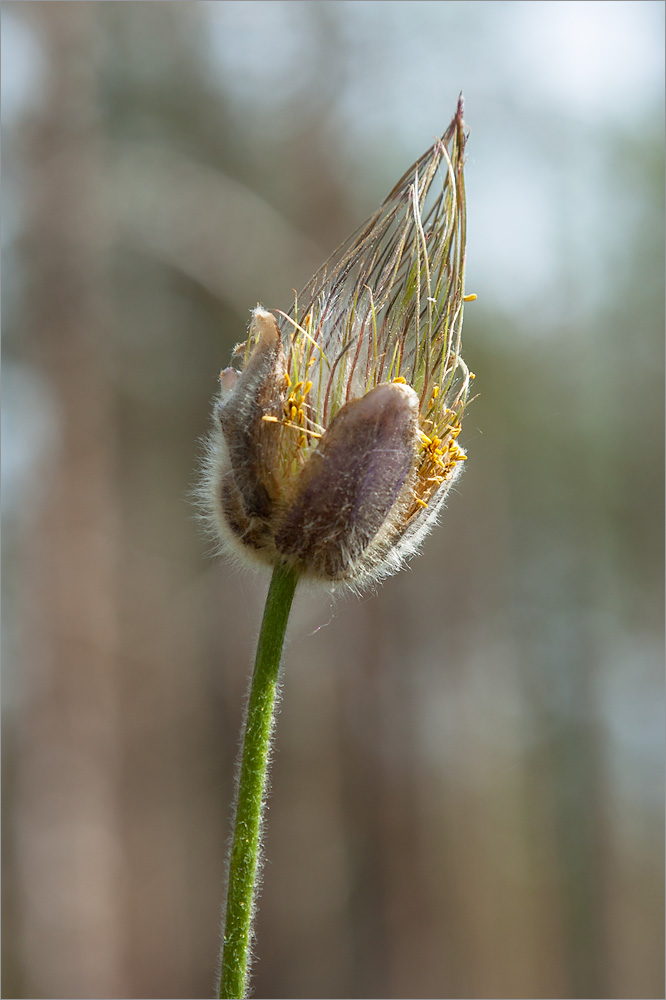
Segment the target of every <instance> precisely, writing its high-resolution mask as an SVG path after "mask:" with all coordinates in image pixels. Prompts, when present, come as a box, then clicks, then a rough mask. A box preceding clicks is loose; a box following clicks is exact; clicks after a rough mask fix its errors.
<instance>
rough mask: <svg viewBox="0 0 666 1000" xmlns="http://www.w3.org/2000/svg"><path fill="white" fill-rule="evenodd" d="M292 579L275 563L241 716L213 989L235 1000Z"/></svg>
mask: <svg viewBox="0 0 666 1000" xmlns="http://www.w3.org/2000/svg"><path fill="white" fill-rule="evenodd" d="M297 582H298V576H297V574H296V572H295V571H294V570H293V569H291V568H290V567H288V566H285V565H284V564H278V565H277V566H276V567H275V569H274V571H273V577H272V579H271V585H270V588H269V591H268V597H267V598H266V607H265V610H264V618H263V621H262V623H261V631H260V633H259V644H258V646H257V658H256V660H255V664H254V675H253V677H252V686H251V688H250V698H249V701H248V706H247V716H246V719H245V732H244V735H243V755H242V758H241V765H240V772H239V777H238V790H237V797H236V818H235V825H234V835H233V841H232V845H231V854H230V857H229V879H228V888H227V907H226V917H225V922H224V937H223V941H222V973H221V981H220V994H219V995H220V997H223V998H235V1000H241V998H243V997H245V995H246V988H247V980H248V973H249V967H250V948H251V938H252V923H253V919H254V908H255V899H256V893H257V881H258V876H259V869H260V855H261V828H262V817H263V812H264V806H265V801H266V781H267V771H268V759H269V756H270V747H271V735H272V730H273V718H274V712H275V705H276V699H277V692H278V675H279V672H280V660H281V657H282V647H283V645H284V636H285V631H286V628H287V621H288V619H289V611H290V609H291V604H292V600H293V597H294V592H295V590H296V584H297Z"/></svg>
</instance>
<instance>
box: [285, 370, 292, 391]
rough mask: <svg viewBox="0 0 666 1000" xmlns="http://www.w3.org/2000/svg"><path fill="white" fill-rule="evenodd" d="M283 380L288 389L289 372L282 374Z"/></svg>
mask: <svg viewBox="0 0 666 1000" xmlns="http://www.w3.org/2000/svg"><path fill="white" fill-rule="evenodd" d="M284 380H285V382H286V384H287V388H289V386H290V385H291V379H290V378H289V372H285V373H284Z"/></svg>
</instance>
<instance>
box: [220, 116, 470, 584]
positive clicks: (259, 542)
mask: <svg viewBox="0 0 666 1000" xmlns="http://www.w3.org/2000/svg"><path fill="white" fill-rule="evenodd" d="M465 141H466V129H465V125H464V122H463V118H462V100H460V101H459V103H458V108H457V111H456V115H455V116H454V118H453V120H452V122H451V124H450V125H449V127H448V129H447V130H446V132H445V133H444V135H443V136H442V138H441V139H439V140H437V142H435V144H434V145H433V146H432V147H431V148H430V149H429V150H428V151H427V152H426V153H425V154H424V155H423V156H422V157H421V158H420V159H419V160H417V162H416V163H415V164H414V165H413V166H412V167H410V169H409V170H408V171H407V173H406V174H405V175H404V176H403V177H402V179H401V180H400V181H399V182H398V183H397V184H396V186H395V188H394V189H393V191H392V192H391V193H390V194H389V196H388V197H387V199H386V200H385V201H384V203H383V204H382V205H381V207H380V208H379V209H378V210H377V212H376V213H375V214H374V215H373V216H372V217H371V218H370V219H369V220H368V221H367V222H366V223H365V225H363V226H362V227H361V228H360V229H359V230H358V231H357V232H356V233H355V234H354V235H353V236H352V237H350V238H349V239H348V240H347V241H346V242H345V243H344V244H343V245H342V246H341V247H340V248H339V249H338V250H337V251H336V253H335V254H334V255H333V256H332V257H331V258H330V259H329V260H328V261H327V262H326V263H325V264H324V265H323V266H322V267H321V268H320V269H319V271H317V273H316V274H315V275H314V276H313V278H312V279H311V280H310V282H309V283H308V285H307V286H306V288H305V289H304V290H303V291H302V292H301V293H300V294H299V295H298V296H297V297H296V299H295V301H294V304H293V306H292V307H291V309H290V311H289V312H287V313H283V312H280V311H276V312H275V313H272V312H269V311H267V310H266V309H264V308H262V307H261V306H258V307H257V308H256V309H255V310H254V312H253V314H252V320H251V323H250V328H249V336H248V339H247V341H246V342H245V344H243V345H240V346H239V347H238V348H237V349H236V355H237V356H239V357H240V358H242V370H241V371H237V370H236V369H235V368H227V369H225V370H224V371H223V372H222V373H221V375H220V394H219V397H218V399H217V401H216V404H215V412H214V432H213V435H212V438H211V446H210V451H209V459H208V466H207V480H206V483H207V485H206V499H207V507H208V512H209V518H210V520H211V521H212V522H213V523H214V525H215V527H216V529H217V531H218V533H219V535H220V537H221V538H222V540H223V541H224V542H225V543H226V544H227V545H228V546H229V547H230V548H232V550H234V551H236V552H237V553H244V554H245V555H249V556H250V557H254V558H256V559H258V560H260V561H263V562H266V563H269V564H274V565H275V564H277V563H279V562H283V563H286V564H287V565H289V566H291V567H292V568H293V569H294V571H295V572H296V573H297V574H298V576H299V577H305V578H311V579H316V580H323V581H327V582H329V583H331V584H337V583H341V584H346V585H349V586H351V587H352V588H355V589H358V588H361V587H363V586H365V585H366V584H368V583H370V582H372V581H373V580H376V579H378V578H380V577H382V576H386V575H388V574H389V573H392V572H394V571H395V570H396V569H398V568H399V567H400V565H401V564H402V563H403V562H404V560H405V559H406V558H408V557H409V556H410V555H411V554H412V553H413V552H414V551H415V550H416V549H417V547H418V545H419V543H420V542H421V540H422V539H423V537H424V536H425V534H426V533H427V532H428V531H429V530H430V528H431V527H432V525H433V523H434V522H435V520H436V519H437V515H438V513H439V512H440V510H441V508H442V505H443V502H444V500H445V497H446V495H447V493H448V492H449V490H450V489H451V486H452V485H453V483H454V482H455V480H456V478H457V476H458V474H459V472H460V470H461V468H462V465H463V461H464V459H465V457H466V456H465V453H464V451H463V450H462V448H461V447H460V446H459V444H458V435H459V433H460V429H461V422H462V418H463V413H464V410H465V405H466V403H467V400H468V393H469V386H470V381H471V379H473V377H474V376H473V375H472V374H471V373H470V372H469V371H468V369H467V367H466V365H465V363H464V361H463V360H462V357H461V332H462V321H463V303H464V302H465V301H466V300H469V299H470V298H473V296H466V295H465V290H464V277H465V226H466V223H465V188H464V179H463V157H464V148H465Z"/></svg>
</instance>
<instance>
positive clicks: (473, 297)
mask: <svg viewBox="0 0 666 1000" xmlns="http://www.w3.org/2000/svg"><path fill="white" fill-rule="evenodd" d="M476 298H477V296H476V295H475V294H474V293H472V294H471V295H463V302H474V301H475V300H476Z"/></svg>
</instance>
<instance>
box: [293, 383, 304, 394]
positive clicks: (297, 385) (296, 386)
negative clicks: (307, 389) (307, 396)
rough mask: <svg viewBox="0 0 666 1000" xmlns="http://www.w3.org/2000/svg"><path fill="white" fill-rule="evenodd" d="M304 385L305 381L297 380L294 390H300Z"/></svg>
mask: <svg viewBox="0 0 666 1000" xmlns="http://www.w3.org/2000/svg"><path fill="white" fill-rule="evenodd" d="M302 385H303V383H302V382H297V383H296V385H295V386H294V392H298V390H299V389H300V387H301V386H302Z"/></svg>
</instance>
